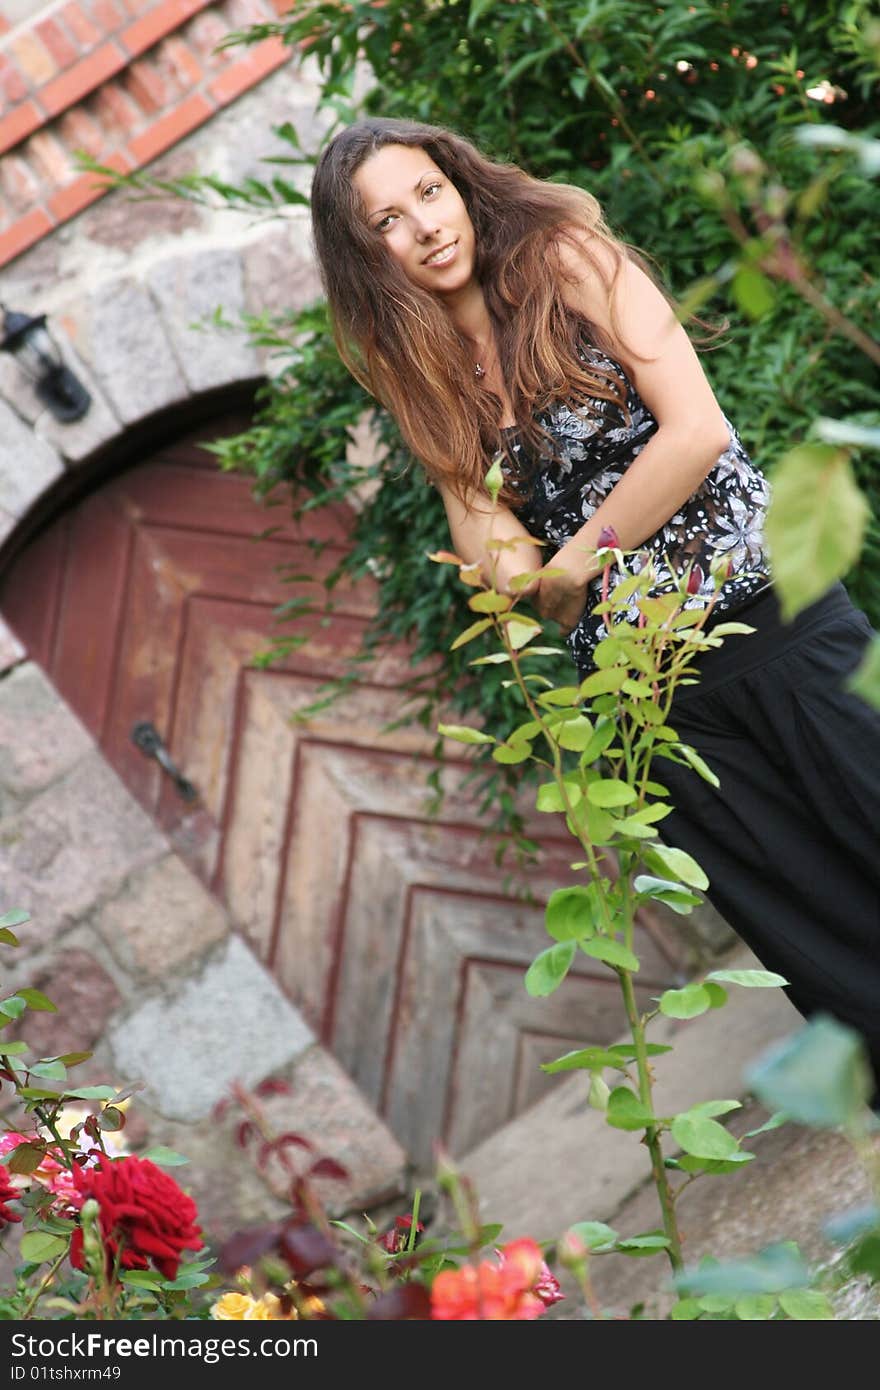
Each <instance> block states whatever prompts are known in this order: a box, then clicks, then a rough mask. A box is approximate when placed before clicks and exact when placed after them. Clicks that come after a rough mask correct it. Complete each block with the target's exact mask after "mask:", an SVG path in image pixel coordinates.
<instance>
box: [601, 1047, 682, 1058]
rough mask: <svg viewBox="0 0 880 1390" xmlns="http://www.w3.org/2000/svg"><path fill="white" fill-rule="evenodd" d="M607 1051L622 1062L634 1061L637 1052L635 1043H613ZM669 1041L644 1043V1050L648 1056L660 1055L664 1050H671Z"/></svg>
mask: <svg viewBox="0 0 880 1390" xmlns="http://www.w3.org/2000/svg"><path fill="white" fill-rule="evenodd" d="M608 1051H609V1052H611V1053H613V1054H614V1056H615V1057H618V1058H620V1060H621V1061H623V1062H634V1061H635V1059H636V1057H637V1056H638V1053H637V1051H636V1045H635V1043H614V1045H613V1046H612V1047H609V1048H608ZM671 1051H672V1048H671V1046H670V1045H669V1043H645V1052H646V1054H647V1056H648V1057H660V1056H662V1054H663V1053H664V1052H671Z"/></svg>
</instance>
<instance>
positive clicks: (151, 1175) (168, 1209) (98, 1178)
mask: <svg viewBox="0 0 880 1390" xmlns="http://www.w3.org/2000/svg"><path fill="white" fill-rule="evenodd" d="M74 1181H75V1183H76V1187H77V1192H78V1198H79V1205H80V1206H81V1205H82V1203H83V1202H84V1201H85V1200H86V1198H88V1197H94V1199H95V1201H96V1202H97V1203H98V1205H99V1207H100V1208H101V1235H102V1236H103V1239H104V1248H105V1249H106V1251H107V1256H108V1263H109V1262H110V1261H111V1260H112V1261H113V1262H114V1263H115V1261H116V1260H117V1258H118V1260H119V1264H120V1266H121V1268H122V1269H147V1268H148V1266H149V1261H150V1260H152V1262H153V1264H154V1265H155V1266H156V1268H157V1269H158V1270H159V1272H160V1274H164V1276H165V1278H166V1279H176V1278H177V1267H178V1265H179V1264H180V1257H181V1255H182V1253H183V1251H184V1250H200V1249H201V1248H202V1245H203V1244H204V1242H203V1241H202V1238H201V1231H200V1229H199V1227H198V1226H197V1225H196V1224H195V1222H196V1217H197V1216H198V1211H197V1210H196V1204H195V1202H194V1201H193V1199H192V1198H191V1197H188V1196H187V1195H186V1193H185V1192H183V1191H181V1189H180V1188H179V1187H178V1186H177V1183H176V1182H175V1181H174V1179H173V1178H169V1177H168V1175H167V1174H166V1173H163V1172H162V1170H161V1168H157V1167H156V1165H155V1163H151V1162H150V1160H149V1159H148V1158H135V1157H134V1155H128V1156H126V1157H125V1158H117V1159H109V1158H108V1157H107V1156H106V1154H99V1156H98V1163H97V1165H96V1166H95V1167H89V1168H77V1169H76V1170H75V1171H74ZM70 1263H71V1264H72V1265H73V1267H74V1269H83V1268H84V1267H85V1266H84V1263H83V1236H82V1230H80V1229H79V1228H78V1229H77V1230H75V1231H74V1233H73V1238H72V1240H71V1242H70Z"/></svg>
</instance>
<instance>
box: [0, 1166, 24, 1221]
mask: <svg viewBox="0 0 880 1390" xmlns="http://www.w3.org/2000/svg"><path fill="white" fill-rule="evenodd" d="M20 1195H21V1194H20V1193H19V1192H18V1190H17V1189H16V1188H15V1187H14V1186H13V1185H12V1183H11V1181H10V1179H9V1173H8V1172H7V1170H6V1168H5V1167H4V1166H3V1164H2V1163H0V1226H2V1225H3V1224H4V1223H7V1224H8V1223H9V1222H10V1221H20V1220H21V1217H20V1216H18V1215H17V1213H16V1212H14V1211H10V1210H9V1208H8V1206H7V1205H6V1203H7V1202H14V1201H15V1199H16V1197H19V1196H20Z"/></svg>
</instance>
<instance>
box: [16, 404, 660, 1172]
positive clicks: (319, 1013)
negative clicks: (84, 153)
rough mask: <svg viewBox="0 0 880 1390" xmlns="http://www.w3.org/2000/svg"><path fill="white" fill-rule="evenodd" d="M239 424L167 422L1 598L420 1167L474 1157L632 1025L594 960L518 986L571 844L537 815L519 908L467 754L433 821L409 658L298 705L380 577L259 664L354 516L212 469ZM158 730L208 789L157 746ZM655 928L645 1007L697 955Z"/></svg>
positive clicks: (36, 653) (336, 655)
mask: <svg viewBox="0 0 880 1390" xmlns="http://www.w3.org/2000/svg"><path fill="white" fill-rule="evenodd" d="M247 418H248V415H247V411H246V410H228V409H227V410H226V411H225V412H217V411H215V413H214V415H213V416H212V417H211V418H209V419H204V420H202V421H201V422H200V423H198V424H196V425H194V424H193V423H192V422H191V421H189V422H185V423H181V422H180V421H179V420H178V422H177V426H176V428H175V422H174V420H173V419H166V420H165V421H164V422H163V426H162V431H161V437H162V438H163V439H164V441H165V442H164V443H161V444H157V443H155V440H156V438H157V432H156V431H152V432H150V434H149V435H148V434H147V433H142V434H141V436H140V438H139V441H138V447H137V449H136V450H134V451H133V450H132V448H129V449H128V450H127V451H126V458H125V466H124V467H122V468H120V467H119V463H118V460H117V464H116V467H115V468H113V467H106V468H105V469H104V471H103V472H102V473H101V474H99V475H96V476H95V477H93V479H92V485H91V486H90V487H89V488H88V490H84V491H83V492H82V493H81V494H80V495H73V494H72V493H69V494H68V495H67V497H66V498H64V499H62V502H61V505H60V506H57V507H56V509H55V511H54V513H52V514H47V515H46V516H45V518H44V519H43V522H42V525H41V527H40V529H39V530H37V531H35V532H34V533H33V534H32V535H30V537H29V538H28V539H27V541H26V543H24V544H22V545H21V546H20V547H19V548H18V549H17V550H16V551H15V553H14V554H12V556H11V558H10V559H9V560H8V562H7V564H6V566H5V568H4V569H3V570H2V573H0V612H2V614H3V616H4V617H5V619H6V621H7V622H8V623H9V624H10V626H11V627H12V628H13V630H14V631H15V632H16V633H17V635H18V636H19V638H20V640H21V641H22V642H23V643H24V645H25V647H26V648H27V650H28V652H29V654H30V655H31V656H32V657H33V659H34V660H36V661H37V662H38V663H39V664H40V665H41V666H42V667H43V668H44V670H45V671H46V672H47V674H48V675H49V677H50V679H51V680H52V682H53V684H54V685H55V687H56V688H57V689H58V691H59V692H60V694H61V695H62V696H63V697H64V699H65V700H67V702H68V703H69V704H70V705H71V707H72V708H73V710H74V711H75V713H76V714H77V715H78V716H79V717H80V719H81V720H82V721H83V723H84V724H85V725H86V727H87V728H88V729H89V730H90V731H91V732H92V734H93V735H94V737H95V739H96V740H97V742H98V743H99V745H100V747H101V749H102V750H103V752H104V755H105V756H106V758H107V760H108V761H109V762H110V764H111V765H112V766H113V767H114V768H115V770H116V771H117V772H118V774H119V775H120V777H121V778H122V779H123V780H124V782H125V783H126V785H127V786H128V787H129V788H130V790H131V791H132V792H133V794H134V795H135V796H136V797H137V799H138V800H139V801H140V802H141V804H142V805H143V806H144V807H145V808H147V809H148V811H149V812H150V814H151V815H152V816H153V817H154V818H155V819H156V821H157V822H158V823H159V825H160V826H161V827H162V829H163V830H164V831H165V833H166V834H167V835H168V836H169V838H170V839H171V842H172V843H173V844H174V846H175V847H176V849H177V851H178V853H179V854H180V855H181V856H182V857H183V858H184V859H185V860H186V861H187V862H188V863H189V864H190V866H191V867H193V868H194V869H195V870H196V871H197V872H198V874H199V875H200V877H201V878H202V879H203V881H204V882H205V883H206V884H208V885H209V886H210V888H211V890H212V891H213V892H214V893H215V894H216V895H217V897H218V898H219V899H220V900H221V901H222V903H223V904H224V905H225V906H226V908H227V910H228V911H229V913H230V914H231V916H232V919H233V921H234V922H235V923H236V925H237V927H238V928H239V930H240V931H241V932H242V934H243V935H244V936H245V937H246V939H247V940H248V941H249V942H250V944H251V946H252V947H253V949H254V951H255V952H256V954H257V955H258V956H259V958H260V959H261V960H262V961H263V963H264V964H265V965H266V966H267V968H268V969H269V970H271V971H272V973H273V974H274V976H275V978H276V979H277V981H278V982H279V984H280V985H281V987H282V989H283V990H284V991H285V993H286V994H287V995H288V997H289V998H290V999H291V1000H292V1002H293V1003H295V1004H296V1005H297V1006H298V1007H299V1008H300V1009H301V1011H302V1012H303V1014H304V1016H305V1017H306V1019H307V1020H308V1022H309V1023H310V1024H311V1026H312V1027H313V1028H314V1030H315V1031H316V1033H317V1034H318V1036H319V1037H320V1039H321V1041H322V1042H323V1043H324V1044H325V1046H326V1047H327V1048H329V1049H330V1050H331V1051H332V1052H333V1053H334V1054H335V1056H336V1057H337V1058H338V1060H339V1061H340V1062H341V1063H342V1065H343V1066H344V1067H345V1068H346V1070H347V1071H348V1073H349V1074H350V1075H351V1076H352V1077H353V1078H354V1080H355V1081H356V1082H357V1083H358V1085H359V1086H360V1088H361V1089H362V1091H363V1092H364V1094H365V1095H366V1096H367V1097H368V1098H369V1100H370V1101H371V1103H372V1104H373V1106H374V1107H375V1109H376V1110H377V1111H378V1112H379V1113H380V1114H381V1115H382V1116H383V1118H384V1119H385V1120H386V1122H387V1124H388V1125H389V1127H390V1128H391V1130H392V1131H393V1132H394V1133H395V1134H396V1135H397V1137H398V1138H399V1139H400V1141H401V1143H402V1144H403V1145H404V1146H405V1148H406V1149H407V1150H408V1152H409V1153H410V1154H411V1156H412V1157H413V1159H414V1160H415V1161H416V1162H417V1163H421V1164H428V1163H430V1161H431V1158H432V1145H433V1142H434V1140H436V1139H441V1138H442V1139H443V1141H444V1142H445V1144H446V1145H447V1147H448V1148H449V1149H450V1150H451V1151H452V1152H453V1153H454V1154H457V1155H463V1154H465V1153H467V1152H468V1150H469V1149H471V1148H472V1147H474V1146H475V1145H476V1144H478V1143H479V1142H480V1141H482V1140H483V1139H485V1138H486V1137H487V1136H488V1135H489V1134H491V1133H493V1132H494V1131H496V1130H497V1129H499V1128H500V1127H501V1126H503V1125H504V1124H505V1123H506V1122H507V1121H508V1120H510V1119H512V1118H513V1117H514V1116H515V1115H517V1114H518V1113H520V1112H521V1111H522V1110H524V1109H525V1108H526V1107H527V1106H528V1105H530V1104H531V1103H532V1102H533V1101H535V1100H537V1099H538V1098H539V1096H540V1095H541V1094H543V1092H544V1091H545V1089H546V1088H547V1086H549V1085H552V1084H553V1082H552V1079H551V1078H548V1077H546V1076H545V1075H544V1074H543V1073H542V1072H541V1071H540V1069H539V1064H540V1062H542V1061H545V1060H548V1059H549V1058H551V1057H553V1056H557V1055H559V1054H560V1053H562V1052H565V1051H566V1050H568V1049H569V1048H571V1047H575V1046H580V1045H583V1043H584V1042H585V1041H589V1042H592V1043H602V1042H605V1041H610V1040H611V1039H613V1038H615V1037H617V1036H618V1035H619V1034H620V1033H621V1031H622V1030H623V1027H624V1018H623V1015H622V1010H621V1005H620V1002H619V997H618V994H619V992H618V990H617V988H616V985H615V982H614V980H613V977H612V976H611V975H610V973H609V972H608V971H607V970H605V969H604V968H603V967H602V966H601V965H599V964H598V963H596V964H595V965H593V964H592V963H591V962H590V961H589V960H587V958H585V959H584V962H583V964H582V965H579V967H578V970H577V972H573V973H572V974H571V975H570V977H569V978H568V979H567V980H566V981H565V983H564V985H563V986H562V987H561V988H560V989H559V990H558V991H557V992H556V993H555V994H554V995H552V996H551V997H550V998H549V999H540V1000H535V999H531V998H529V997H528V996H527V995H526V993H525V991H524V989H523V984H522V977H523V973H524V970H525V969H526V967H527V966H528V964H529V962H530V961H531V959H532V958H533V957H534V955H535V954H537V952H538V951H539V950H541V949H542V948H543V946H544V945H545V944H546V936H545V934H544V930H543V911H542V902H543V900H544V899H545V898H546V896H547V895H548V894H549V893H550V892H551V891H552V890H553V889H554V888H555V887H558V886H560V885H561V884H563V883H565V882H568V881H571V878H572V875H571V871H570V869H569V861H570V859H571V857H572V852H571V842H570V841H569V840H568V838H567V837H566V836H564V835H562V836H558V832H557V838H554V835H553V833H552V831H551V833H550V834H549V835H548V832H547V818H542V817H535V822H536V824H535V825H534V827H533V829H534V832H535V838H540V839H541V843H542V856H541V862H540V865H539V866H538V868H537V869H536V870H535V871H534V872H533V874H532V875H531V877H530V881H529V888H530V890H531V893H532V894H533V900H532V901H531V902H527V901H524V900H523V899H522V898H521V897H518V896H516V895H515V894H514V893H513V892H512V891H511V890H510V887H509V885H508V884H507V881H506V871H505V870H502V869H499V868H498V867H496V865H495V864H494V862H493V856H492V849H491V846H490V845H488V844H487V843H486V841H485V840H483V839H482V838H481V835H480V822H479V816H478V814H477V811H476V807H475V805H474V802H473V799H472V798H471V797H470V795H469V794H468V792H467V790H466V789H465V787H464V785H463V783H464V780H465V775H466V772H467V768H468V764H467V762H466V761H465V760H464V759H457V758H456V756H453V758H452V760H451V762H450V765H449V770H448V775H447V778H446V781H447V785H448V794H447V797H446V800H445V802H444V805H443V808H442V810H441V812H440V814H439V815H437V816H432V815H430V814H429V812H428V810H427V791H426V784H425V774H426V772H427V770H428V768H427V766H426V761H427V760H428V759H429V756H430V749H431V747H432V745H433V738H432V737H431V736H430V735H428V734H426V733H425V731H424V730H421V729H419V728H409V729H407V728H402V729H397V730H395V731H394V732H392V733H388V732H385V728H386V726H387V724H388V723H389V722H390V721H391V720H392V719H393V718H394V715H395V713H396V712H397V709H398V704H399V699H400V696H399V687H400V684H401V679H402V676H403V673H404V672H405V671H406V669H407V653H406V651H405V650H390V651H387V652H385V653H384V654H383V655H382V656H381V657H380V658H379V659H378V660H377V661H376V662H374V663H373V664H372V665H371V666H369V667H367V668H365V669H364V671H363V673H362V678H361V680H360V683H359V684H358V685H357V686H356V687H354V688H352V690H350V691H349V693H347V694H346V695H345V697H344V698H342V699H340V700H339V701H337V702H336V703H334V704H331V705H330V706H329V707H328V708H327V709H326V710H324V711H323V712H322V713H321V714H319V715H316V716H315V717H313V718H312V719H310V721H309V722H308V723H307V724H298V723H296V722H295V720H294V719H293V716H294V715H295V713H296V711H297V710H299V709H302V708H303V707H304V706H306V705H308V704H310V703H311V702H312V701H313V700H314V698H315V696H316V694H317V692H318V689H319V687H320V686H321V684H322V683H323V682H325V681H326V680H327V679H328V677H330V676H333V675H336V674H341V673H342V672H343V671H344V669H345V667H346V661H347V657H348V656H349V655H351V654H353V653H354V652H355V651H356V650H357V648H358V645H359V641H360V637H361V634H362V632H363V630H364V626H365V624H366V622H367V621H368V618H369V614H370V612H371V609H372V605H373V603H374V601H375V600H374V593H373V590H372V586H371V585H370V584H369V583H368V582H364V583H362V584H359V585H357V586H356V587H350V588H348V589H347V590H346V589H344V588H341V587H340V588H339V589H337V591H336V607H335V610H334V612H333V615H332V617H331V618H330V619H329V620H328V621H326V622H324V621H320V620H318V619H309V620H308V621H307V622H306V624H305V630H306V631H307V634H308V637H309V640H308V642H306V643H305V644H304V645H303V646H301V647H300V648H298V649H297V650H294V651H292V652H291V653H290V654H289V655H288V656H286V657H285V659H284V661H283V662H282V663H280V664H277V665H273V666H270V667H268V668H264V667H262V666H261V665H260V663H259V661H258V660H255V658H256V657H257V656H258V653H259V652H260V651H261V650H263V649H265V647H266V645H267V642H268V639H269V637H270V634H271V632H272V631H273V624H274V614H275V612H276V610H277V609H278V607H279V606H280V605H282V604H284V603H286V602H289V601H290V600H291V599H295V598H297V597H304V596H308V595H309V594H311V593H314V592H315V590H316V586H317V585H318V583H319V580H320V576H321V575H322V574H324V573H326V572H327V570H328V569H329V568H331V567H332V565H333V564H334V563H335V560H336V559H337V558H338V556H339V554H340V553H341V551H342V549H343V547H344V546H345V545H346V543H347V541H346V538H347V533H348V529H349V526H350V523H351V517H350V514H349V513H348V512H347V511H346V509H345V508H343V507H338V508H335V509H331V510H326V511H321V512H318V513H309V514H308V518H307V520H306V521H304V522H301V523H296V524H295V523H293V522H292V521H291V520H290V519H289V517H288V516H287V515H286V512H285V509H284V508H282V507H279V508H277V509H275V510H267V509H266V508H265V507H262V506H260V505H258V504H257V503H256V502H255V501H254V499H253V498H252V496H251V488H250V483H249V480H247V479H245V478H242V477H240V476H236V475H234V474H229V473H223V472H222V471H221V470H219V468H218V467H217V463H216V459H215V457H214V455H213V454H211V453H210V452H209V451H208V450H207V449H206V448H205V447H204V446H205V444H206V443H207V442H209V441H210V440H212V439H216V438H218V437H220V436H221V435H223V434H229V433H234V432H237V431H239V430H240V429H241V428H242V427H243V425H244V424H245V423H246V420H247ZM151 441H152V442H151ZM145 726H150V727H151V728H152V730H153V731H154V733H155V735H156V736H157V737H158V738H159V739H160V740H161V746H162V748H163V750H166V751H167V758H168V759H169V760H170V762H171V764H173V767H174V768H176V769H177V770H178V772H179V774H180V776H181V777H182V778H183V779H185V781H186V783H188V784H190V786H191V788H192V790H193V792H194V794H193V795H192V796H190V795H189V794H188V791H187V788H186V787H185V786H182V785H181V783H180V782H179V781H178V782H177V783H175V780H174V778H173V776H172V775H171V774H170V773H169V771H168V770H166V769H163V767H162V766H161V764H160V762H159V761H157V759H156V757H155V756H148V755H147V754H146V753H145V751H144V749H143V746H142V744H143V730H144V727H145ZM137 729H140V731H141V739H140V744H139V742H138V739H137V738H136V737H135V731H136V730H137ZM87 813H88V808H84V814H87ZM639 934H640V938H641V939H640V941H639V947H638V949H639V955H640V958H641V960H642V970H641V973H640V977H639V979H640V994H641V997H642V999H643V1000H644V1001H645V1002H647V1000H648V999H649V998H650V997H651V996H653V995H655V994H657V993H658V992H659V991H660V990H662V989H663V988H665V987H666V986H667V985H669V984H671V983H674V982H675V981H676V979H677V978H678V971H677V968H676V967H677V965H678V963H679V961H680V959H681V955H682V947H681V946H677V945H674V944H672V940H671V938H669V937H668V936H667V934H666V932H665V931H664V929H663V926H662V923H660V922H658V921H657V920H656V919H653V918H650V917H645V918H643V919H642V923H641V926H640V928H639ZM259 1026H260V1023H259V1019H255V1020H254V1028H255V1029H258V1028H259Z"/></svg>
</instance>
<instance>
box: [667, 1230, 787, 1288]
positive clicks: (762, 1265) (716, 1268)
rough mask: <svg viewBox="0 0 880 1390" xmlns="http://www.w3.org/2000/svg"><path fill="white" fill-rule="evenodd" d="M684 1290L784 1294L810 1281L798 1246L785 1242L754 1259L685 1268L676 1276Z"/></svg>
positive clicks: (766, 1250) (762, 1251)
mask: <svg viewBox="0 0 880 1390" xmlns="http://www.w3.org/2000/svg"><path fill="white" fill-rule="evenodd" d="M674 1282H675V1287H676V1288H677V1289H678V1290H679V1292H681V1293H690V1294H697V1295H700V1296H702V1295H705V1294H716V1293H717V1294H734V1295H736V1296H742V1295H743V1294H750V1293H781V1292H782V1291H788V1290H790V1289H796V1288H806V1287H807V1286H808V1285H809V1282H810V1271H809V1269H808V1268H807V1266H806V1264H805V1263H804V1260H803V1258H802V1256H801V1253H800V1251H799V1250H798V1248H797V1246H796V1245H793V1244H792V1243H791V1242H789V1241H782V1242H780V1243H779V1244H777V1245H768V1246H767V1247H766V1248H765V1249H764V1250H761V1251H760V1252H759V1253H758V1254H757V1255H755V1256H753V1257H752V1258H751V1259H746V1260H728V1261H726V1262H724V1263H719V1264H712V1265H704V1266H701V1267H700V1268H698V1269H686V1270H684V1271H682V1273H681V1274H677V1275H675V1277H674Z"/></svg>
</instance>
